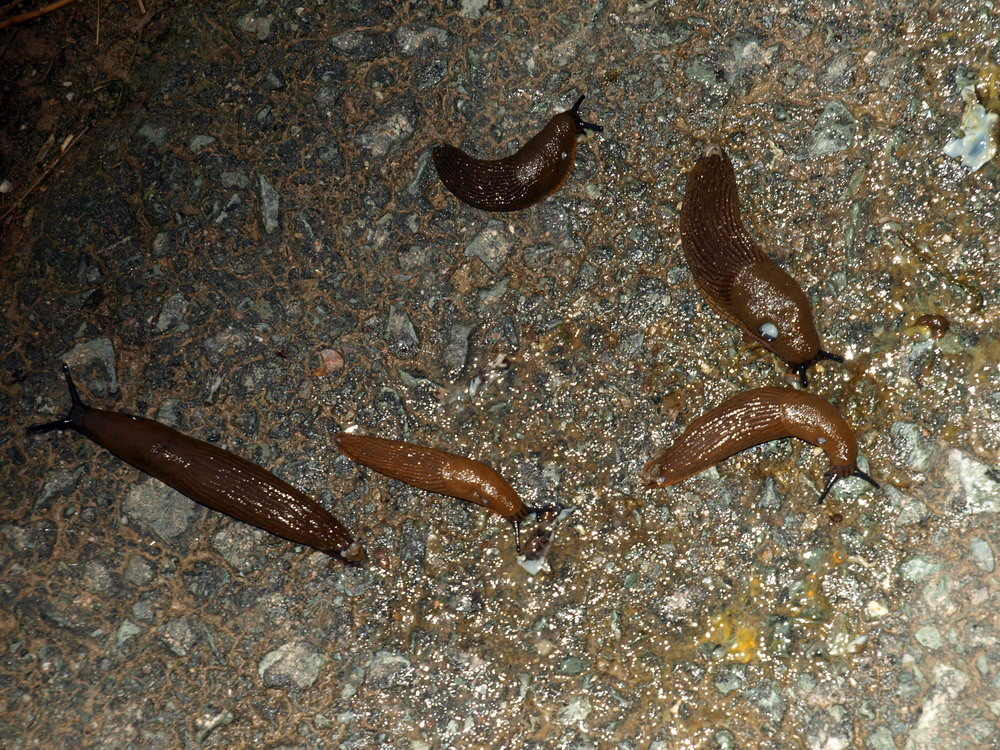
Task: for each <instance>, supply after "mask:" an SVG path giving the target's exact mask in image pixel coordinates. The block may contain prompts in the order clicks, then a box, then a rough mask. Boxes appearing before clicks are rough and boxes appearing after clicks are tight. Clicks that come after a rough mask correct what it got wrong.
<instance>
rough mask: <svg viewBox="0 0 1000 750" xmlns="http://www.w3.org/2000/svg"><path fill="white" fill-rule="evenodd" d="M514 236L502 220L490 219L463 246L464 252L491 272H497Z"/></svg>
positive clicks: (512, 243)
mask: <svg viewBox="0 0 1000 750" xmlns="http://www.w3.org/2000/svg"><path fill="white" fill-rule="evenodd" d="M513 245H514V238H513V236H512V235H511V234H510V232H508V231H507V228H506V227H505V226H504V224H503V223H502V222H499V221H490V222H489V223H487V224H486V227H485V228H484V229H483V231H482V232H480V233H479V234H478V235H476V237H475V239H473V240H472V242H470V243H469V244H468V245H467V246H466V248H465V254H466V255H468V256H475V257H477V258H479V259H480V260H481V261H483V263H485V264H486V266H487V268H489V269H490V270H491V271H493V273H498V272H499V271H500V269H501V268H502V267H503V264H504V262H505V261H506V260H507V255H508V254H509V253H510V249H511V247H513Z"/></svg>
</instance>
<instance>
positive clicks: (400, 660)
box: [368, 651, 410, 688]
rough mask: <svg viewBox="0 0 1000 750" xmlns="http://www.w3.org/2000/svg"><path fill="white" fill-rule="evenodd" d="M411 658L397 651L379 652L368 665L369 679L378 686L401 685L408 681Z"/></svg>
mask: <svg viewBox="0 0 1000 750" xmlns="http://www.w3.org/2000/svg"><path fill="white" fill-rule="evenodd" d="M409 672H410V660H409V659H407V658H406V657H405V656H403V655H402V654H398V653H396V652H395V651H379V652H377V653H376V654H375V655H374V656H373V657H372V660H371V663H370V664H369V665H368V681H369V682H371V684H372V685H374V686H375V687H378V688H387V687H391V686H393V685H401V684H403V683H405V682H406V681H407V678H408V674H409Z"/></svg>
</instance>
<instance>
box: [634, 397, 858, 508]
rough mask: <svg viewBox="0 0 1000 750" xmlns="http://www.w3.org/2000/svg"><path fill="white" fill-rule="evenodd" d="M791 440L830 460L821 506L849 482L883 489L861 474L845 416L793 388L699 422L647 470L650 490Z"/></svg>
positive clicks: (732, 403) (734, 402)
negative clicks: (849, 478) (765, 445)
mask: <svg viewBox="0 0 1000 750" xmlns="http://www.w3.org/2000/svg"><path fill="white" fill-rule="evenodd" d="M787 437H795V438H799V439H800V440H805V441H806V442H808V443H812V444H813V445H818V446H819V447H821V448H822V449H823V450H824V451H825V452H826V455H827V457H828V458H829V459H830V469H829V471H828V472H827V476H828V477H829V479H828V481H827V484H826V487H825V488H824V490H823V493H822V494H821V495H820V498H819V499H820V502H822V501H823V499H824V498H825V497H826V495H827V493H828V492H829V491H830V489H831V488H832V487H833V485H834V483H835V482H836V481H837V480H839V479H842V478H843V477H847V476H852V475H853V476H857V477H860V478H862V479H864V480H865V481H867V482H869V483H871V484H872V485H873V486H875V487H878V484H877V483H876V482H875V481H874V480H873V479H872V478H871V477H869V476H868V475H867V474H865V473H864V472H863V471H861V470H860V469H859V468H858V465H857V460H858V441H857V438H855V436H854V430H852V429H851V427H850V425H848V424H847V422H846V421H845V420H844V418H843V417H842V416H840V413H839V412H838V411H837V410H836V409H835V408H834V407H833V405H832V404H830V403H829V402H828V401H825V400H824V399H822V398H820V397H819V396H815V395H813V394H811V393H806V392H804V391H798V390H795V389H793V388H757V389H755V390H752V391H746V392H744V393H740V394H737V395H736V396H733V397H732V398H730V399H729V400H728V401H725V402H724V403H723V404H721V405H720V406H718V407H716V408H715V409H712V410H711V411H709V412H707V413H705V414H703V415H702V416H700V417H698V418H697V419H696V420H694V422H692V423H691V424H690V425H688V427H687V429H686V430H684V433H683V434H682V435H681V436H680V437H679V438H678V439H677V440H676V442H674V444H673V445H671V446H670V447H669V448H667V449H665V450H662V451H660V453H658V454H657V455H656V456H655V457H654V458H653V459H652V460H651V461H649V462H648V463H647V464H646V466H645V473H646V476H647V478H648V483H647V485H646V486H647V487H650V488H653V487H668V486H670V485H672V484H676V483H677V482H680V481H682V480H684V479H687V478H688V477H691V476H694V475H695V474H698V473H699V472H702V471H704V470H705V469H708V468H711V467H712V466H715V465H716V464H717V463H719V462H720V461H723V460H725V459H727V458H729V457H730V456H733V455H735V454H737V453H739V452H740V451H743V450H746V449H747V448H751V447H753V446H755V445H759V444H760V443H766V442H769V441H771V440H779V439H781V438H787Z"/></svg>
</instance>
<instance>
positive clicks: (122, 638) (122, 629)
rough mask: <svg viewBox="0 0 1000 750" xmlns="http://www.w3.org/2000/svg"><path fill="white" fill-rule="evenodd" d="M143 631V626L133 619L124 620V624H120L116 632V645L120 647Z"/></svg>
mask: <svg viewBox="0 0 1000 750" xmlns="http://www.w3.org/2000/svg"><path fill="white" fill-rule="evenodd" d="M141 632H142V627H141V626H139V625H136V624H135V623H134V622H132V621H131V620H123V621H122V624H121V625H119V626H118V632H116V633H115V646H116V647H117V648H119V649H120V648H121V647H122V646H124V645H125V644H126V643H127V642H128V641H130V640H131V639H132V638H134V637H135V636H137V635H138V634H139V633H141Z"/></svg>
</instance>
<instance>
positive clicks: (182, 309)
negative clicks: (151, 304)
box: [156, 292, 188, 333]
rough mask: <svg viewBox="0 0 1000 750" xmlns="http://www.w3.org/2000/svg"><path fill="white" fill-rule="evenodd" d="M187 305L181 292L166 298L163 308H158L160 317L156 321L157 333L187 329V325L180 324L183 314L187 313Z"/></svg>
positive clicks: (185, 298)
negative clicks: (173, 329)
mask: <svg viewBox="0 0 1000 750" xmlns="http://www.w3.org/2000/svg"><path fill="white" fill-rule="evenodd" d="M187 305H188V302H187V297H185V296H184V295H183V294H182V293H181V292H178V293H177V294H173V295H171V296H169V297H167V299H166V300H165V301H164V303H163V306H162V307H160V315H159V317H157V319H156V331H157V333H163V332H164V331H168V330H170V329H171V328H174V327H176V328H177V330H178V331H184V330H185V329H187V325H185V324H184V323H183V322H182V321H183V319H184V314H185V313H186V312H187Z"/></svg>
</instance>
